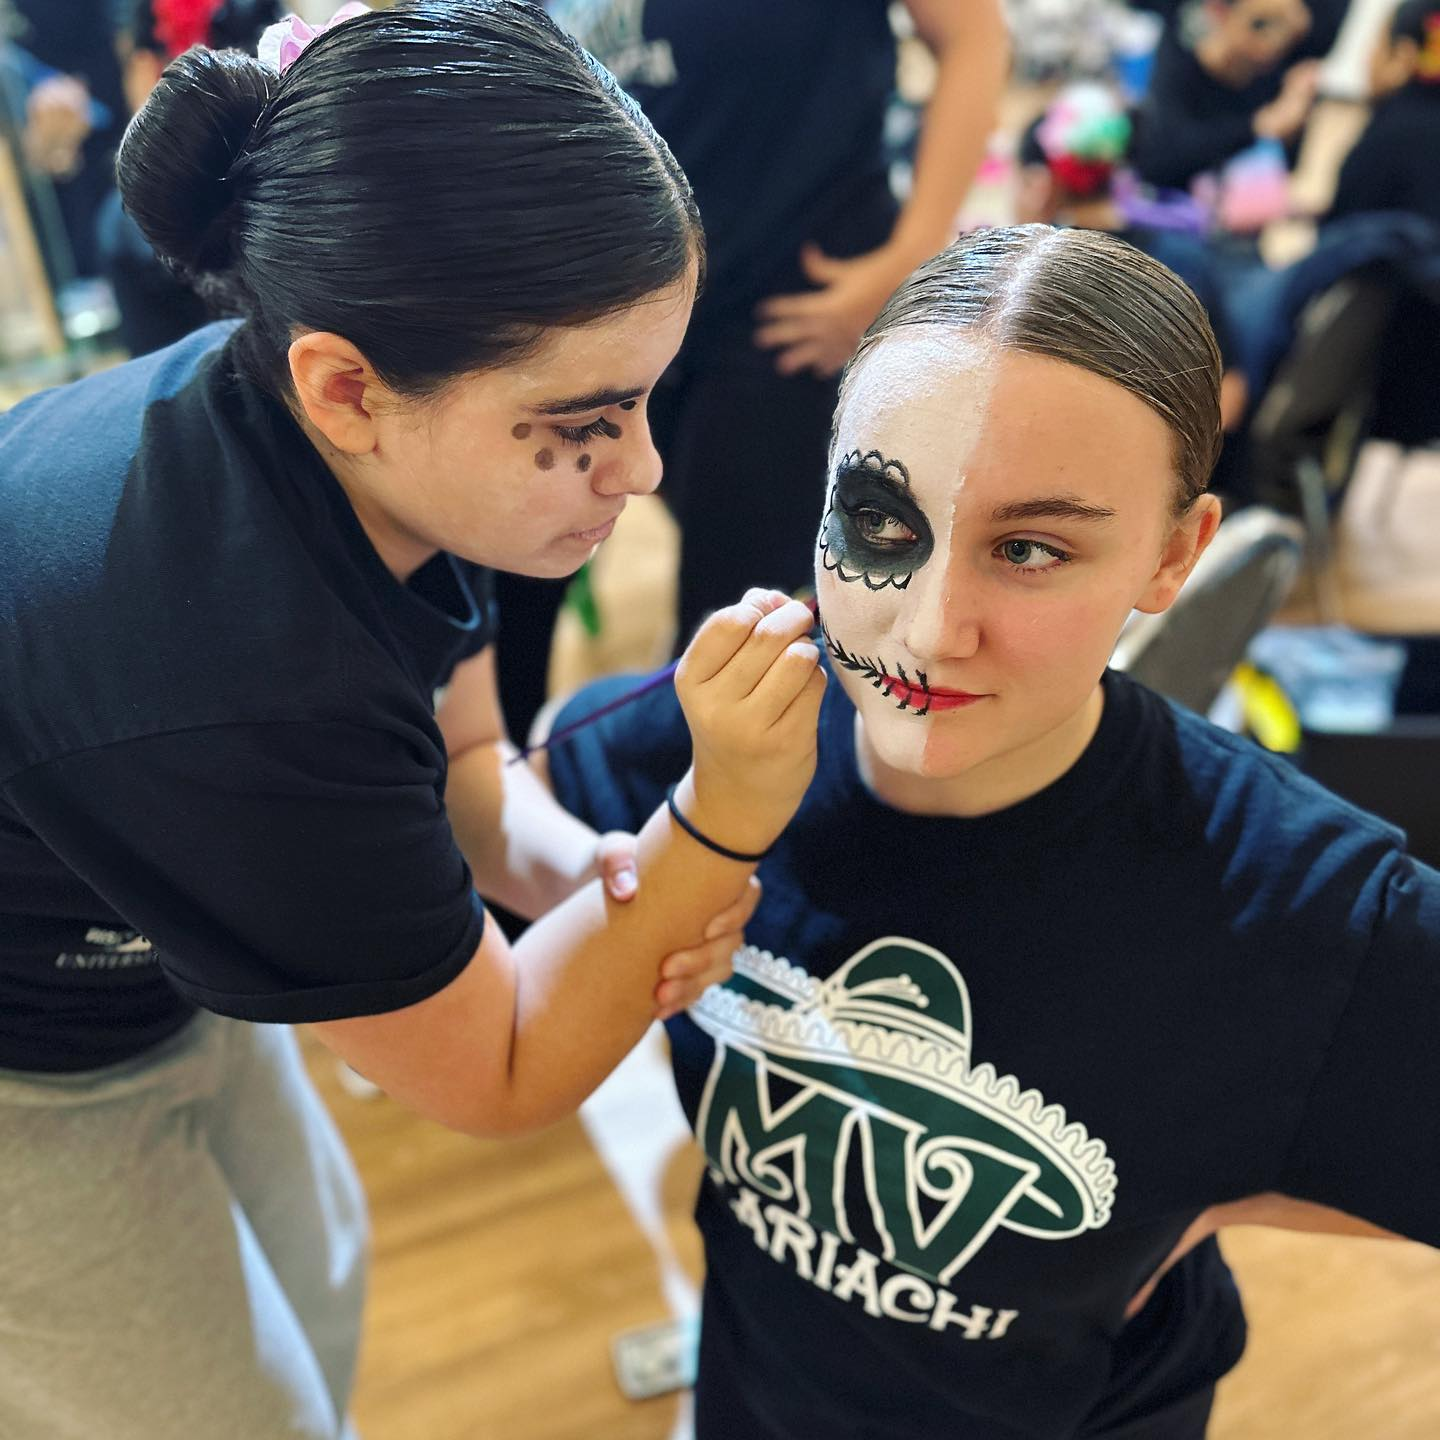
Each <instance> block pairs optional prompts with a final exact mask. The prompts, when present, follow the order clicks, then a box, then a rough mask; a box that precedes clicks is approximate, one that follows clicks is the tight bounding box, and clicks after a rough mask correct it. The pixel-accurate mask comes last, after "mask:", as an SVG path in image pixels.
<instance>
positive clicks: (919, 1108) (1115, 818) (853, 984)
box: [551, 674, 1440, 1440]
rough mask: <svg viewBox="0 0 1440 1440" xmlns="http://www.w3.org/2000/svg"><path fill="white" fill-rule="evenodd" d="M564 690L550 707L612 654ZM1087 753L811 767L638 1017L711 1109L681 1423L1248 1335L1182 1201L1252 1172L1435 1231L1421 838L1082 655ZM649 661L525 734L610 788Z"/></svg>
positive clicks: (1434, 1236)
mask: <svg viewBox="0 0 1440 1440" xmlns="http://www.w3.org/2000/svg"><path fill="white" fill-rule="evenodd" d="M617 683H618V682H602V683H601V684H600V685H598V686H594V687H591V688H590V689H588V690H586V691H584V692H582V693H581V694H580V695H579V696H578V697H576V699H575V700H573V701H572V702H571V703H570V705H569V706H568V707H567V708H566V710H565V711H564V712H562V714H561V715H560V717H559V718H558V720H557V725H558V724H564V723H566V722H568V721H569V720H572V719H575V718H578V717H580V716H581V715H583V714H585V713H587V711H589V710H591V709H593V708H595V707H596V706H597V705H598V704H600V703H602V702H603V701H604V700H605V699H606V698H609V697H610V696H611V695H613V694H614V693H615V690H616V687H617ZM1105 694H1106V704H1105V711H1104V716H1103V719H1102V722H1101V725H1100V729H1099V731H1098V733H1097V734H1096V736H1095V738H1094V740H1093V742H1092V743H1091V745H1090V747H1089V748H1088V749H1087V751H1086V752H1085V754H1084V755H1083V756H1082V757H1081V759H1080V760H1079V762H1077V764H1076V765H1075V766H1074V767H1073V768H1072V769H1071V770H1070V771H1069V772H1068V773H1067V774H1065V775H1064V776H1062V777H1061V778H1060V779H1059V780H1057V781H1056V782H1055V783H1054V784H1052V785H1051V786H1049V787H1048V788H1047V789H1045V790H1043V791H1042V792H1040V793H1039V794H1037V795H1035V796H1033V797H1031V798H1030V799H1028V800H1026V801H1024V802H1022V803H1021V804H1019V805H1016V806H1014V807H1012V808H1010V809H1008V810H1004V811H1001V812H999V813H996V814H993V815H988V816H984V817H980V818H977V819H955V818H941V817H922V816H915V815H907V814H902V813H899V812H897V811H895V810H892V809H890V808H888V807H887V806H885V805H883V804H882V803H880V802H879V801H878V800H876V799H875V797H874V796H873V795H871V794H870V793H869V792H868V791H867V789H866V788H865V786H864V784H863V783H862V782H861V780H860V778H859V775H858V772H857V768H856V759H855V712H854V709H853V707H852V705H851V704H850V702H849V700H848V699H847V697H846V696H845V694H844V692H843V690H842V689H841V688H840V686H839V685H838V684H837V683H835V682H834V681H833V679H832V683H831V685H830V688H829V691H828V693H827V695H826V697H825V701H824V706H823V709H822V714H821V726H820V752H819V756H820V758H819V768H818V773H817V775H816V778H815V782H814V784H813V785H812V787H811V789H810V791H809V793H808V795H807V796H806V799H805V801H804V804H803V805H802V807H801V809H800V811H799V813H798V815H797V816H796V818H795V820H794V821H793V822H792V824H791V825H790V827H789V828H788V830H787V831H786V832H785V834H784V836H783V837H782V838H781V839H780V841H779V842H778V843H777V845H776V846H775V848H774V850H773V851H772V852H771V854H770V856H769V857H768V858H767V859H766V860H765V862H764V863H763V864H762V865H761V867H760V874H761V878H762V880H763V881H764V887H765V893H764V898H763V900H762V902H761V905H760V908H759V910H758V911H757V913H756V915H755V917H754V919H753V920H752V922H751V924H750V925H749V926H748V927H747V930H746V937H747V945H746V948H745V949H744V950H743V951H741V952H740V953H738V954H737V956H736V961H735V974H734V977H733V978H732V979H731V980H730V981H729V982H728V983H727V984H726V985H725V986H723V987H712V988H711V989H710V990H709V991H707V992H706V994H705V995H704V996H703V997H702V999H701V1000H700V1001H699V1002H698V1003H697V1004H696V1005H695V1006H694V1007H693V1008H692V1009H691V1010H690V1011H689V1012H688V1013H686V1014H685V1015H683V1016H681V1017H678V1018H677V1019H676V1020H674V1021H672V1022H671V1024H670V1026H669V1031H670V1038H671V1042H672V1053H673V1061H674V1070H675V1076H676V1081H677V1084H678V1087H679V1092H680V1096H681V1099H682V1101H683V1103H684V1106H685V1109H686V1112H687V1114H688V1116H689V1118H690V1121H691V1123H692V1126H693V1127H694V1129H695V1132H696V1134H697V1136H698V1138H699V1140H700V1142H701V1144H702V1146H703V1148H704V1151H705V1154H706V1158H707V1161H708V1175H707V1178H706V1179H705V1180H704V1181H702V1185H701V1194H700V1197H699V1202H698V1208H697V1218H698V1221H699V1224H700V1227H701V1230H702V1232H703V1234H704V1239H705V1246H706V1255H707V1272H708V1273H707V1281H706V1291H705V1302H704V1315H703V1326H702V1341H701V1361H700V1375H699V1384H698V1387H697V1416H698V1421H697V1425H698V1428H697V1434H698V1436H699V1437H700V1440H716V1437H729V1436H741V1435H743V1436H745V1437H747V1440H782V1437H783V1440H813V1437H815V1436H818V1435H824V1436H826V1437H827V1440H861V1437H864V1440H901V1437H905V1440H913V1437H917V1436H938V1435H955V1436H961V1435H963V1436H964V1437H965V1440H1017V1437H1033V1440H1060V1437H1072V1436H1099V1435H1103V1434H1106V1433H1109V1432H1111V1431H1113V1430H1115V1429H1117V1428H1119V1427H1121V1426H1123V1425H1128V1424H1130V1423H1133V1422H1135V1421H1137V1420H1138V1419H1140V1418H1141V1417H1144V1416H1146V1415H1150V1414H1154V1413H1155V1412H1157V1411H1160V1410H1163V1409H1164V1408H1165V1407H1166V1406H1168V1405H1171V1404H1173V1403H1175V1402H1176V1401H1178V1400H1181V1399H1183V1397H1185V1396H1186V1395H1188V1394H1193V1393H1195V1392H1197V1391H1201V1390H1203V1389H1205V1388H1207V1387H1208V1386H1209V1385H1210V1384H1212V1383H1213V1382H1214V1380H1215V1379H1216V1378H1217V1377H1219V1376H1220V1375H1222V1374H1224V1373H1225V1372H1226V1371H1227V1370H1228V1369H1230V1368H1231V1367H1232V1366H1233V1365H1234V1363H1235V1362H1236V1360H1237V1359H1238V1358H1239V1355H1240V1353H1241V1351H1242V1349H1243V1346H1244V1320H1243V1315H1242V1311H1241V1307H1240V1303H1239V1298H1238V1296H1237V1294H1236V1292H1235V1288H1234V1285H1233V1283H1232V1282H1231V1279H1230V1276H1229V1272H1228V1271H1227V1269H1226V1268H1225V1265H1224V1262H1223V1260H1222V1259H1221V1257H1220V1254H1219V1250H1218V1248H1217V1247H1216V1246H1215V1244H1214V1243H1213V1242H1209V1243H1206V1244H1204V1245H1202V1246H1201V1247H1199V1248H1198V1249H1197V1250H1195V1251H1193V1252H1191V1254H1190V1256H1189V1257H1188V1258H1187V1259H1186V1260H1185V1261H1184V1262H1182V1263H1181V1264H1180V1265H1178V1266H1177V1267H1175V1268H1174V1269H1173V1270H1172V1271H1171V1272H1170V1273H1169V1275H1168V1276H1167V1277H1166V1279H1165V1280H1164V1281H1162V1283H1161V1284H1160V1285H1159V1287H1158V1288H1157V1290H1156V1291H1155V1293H1154V1296H1153V1297H1152V1299H1151V1300H1150V1302H1149V1303H1148V1305H1146V1307H1145V1308H1144V1309H1143V1310H1142V1311H1141V1312H1140V1313H1139V1315H1138V1316H1137V1318H1135V1319H1134V1320H1132V1321H1130V1322H1129V1323H1128V1324H1127V1323H1126V1321H1125V1318H1124V1312H1125V1307H1126V1304H1127V1302H1128V1301H1129V1300H1130V1299H1131V1297H1132V1296H1133V1295H1134V1294H1135V1292H1136V1291H1137V1290H1138V1289H1139V1288H1140V1287H1141V1285H1142V1284H1143V1283H1144V1282H1145V1281H1146V1279H1147V1278H1148V1277H1149V1276H1150V1275H1151V1274H1152V1273H1153V1271H1154V1270H1155V1268H1156V1267H1157V1266H1158V1264H1159V1263H1160V1262H1161V1261H1162V1260H1163V1259H1164V1258H1165V1256H1166V1255H1167V1254H1168V1253H1169V1252H1170V1250H1171V1249H1172V1247H1173V1246H1174V1245H1175V1243H1176V1241H1177V1240H1178V1238H1179V1237H1180V1236H1181V1235H1182V1233H1183V1232H1184V1231H1185V1229H1186V1228H1187V1227H1188V1225H1189V1224H1190V1222H1191V1220H1192V1219H1193V1218H1194V1217H1195V1216H1196V1215H1197V1214H1198V1213H1199V1212H1200V1211H1202V1210H1204V1209H1206V1208H1207V1207H1209V1206H1210V1205H1212V1204H1215V1203H1218V1202H1222V1201H1228V1200H1233V1199H1237V1198H1239V1197H1242V1196H1246V1195H1251V1194H1258V1193H1263V1192H1268V1191H1279V1192H1282V1193H1286V1194H1289V1195H1292V1196H1295V1197H1299V1198H1302V1199H1308V1200H1312V1201H1316V1202H1319V1203H1321V1204H1325V1205H1329V1206H1333V1207H1336V1208H1338V1209H1341V1210H1343V1211H1346V1212H1347V1213H1350V1214H1354V1215H1358V1216H1362V1217H1364V1218H1367V1219H1369V1220H1371V1221H1373V1222H1374V1223H1377V1224H1379V1225H1382V1226H1385V1227H1386V1228H1389V1229H1392V1230H1395V1231H1398V1232H1400V1233H1401V1234H1404V1235H1408V1236H1411V1237H1413V1238H1415V1239H1418V1240H1422V1241H1425V1242H1426V1243H1429V1244H1436V1243H1440V1209H1437V1207H1436V1205H1435V1202H1434V1196H1435V1194H1436V1193H1437V1189H1440V1126H1437V1125H1436V1124H1435V1123H1434V1122H1433V1116H1432V1114H1431V1112H1432V1110H1433V1104H1432V1101H1433V1097H1434V1096H1435V1095H1436V1094H1437V1093H1440V1049H1437V1047H1436V1045H1435V1044H1434V1036H1435V1035H1436V1034H1437V1033H1440V874H1437V873H1436V872H1435V871H1433V870H1430V869H1428V868H1426V867H1424V866H1422V865H1420V864H1418V863H1417V862H1414V861H1413V860H1412V859H1411V858H1409V857H1408V856H1407V855H1406V854H1405V852H1404V850H1403V844H1402V837H1401V836H1400V835H1399V834H1398V833H1397V832H1396V831H1394V830H1392V829H1391V828H1389V827H1388V826H1386V825H1385V824H1383V823H1382V822H1380V821H1378V820H1376V819H1374V818H1373V817H1371V816H1368V815H1365V814H1363V813H1362V812H1359V811H1357V810H1355V809H1353V808H1351V807H1349V806H1348V805H1346V804H1345V803H1344V802H1342V801H1340V800H1339V799H1337V798H1335V797H1334V796H1332V795H1330V794H1329V793H1328V792H1326V791H1324V790H1322V789H1321V788H1320V787H1318V786H1316V785H1315V784H1314V783H1313V782H1311V781H1309V780H1307V779H1306V778H1305V777H1303V776H1302V775H1301V774H1299V773H1298V772H1297V771H1296V770H1295V769H1294V768H1293V767H1292V766H1290V765H1289V764H1288V763H1286V762H1285V761H1284V760H1282V759H1279V758H1277V757H1274V756H1271V755H1268V754H1266V753H1265V752H1264V751H1262V750H1260V749H1258V748H1257V747H1255V746H1254V745H1252V744H1251V743H1249V742H1248V741H1244V740H1240V739H1237V738H1235V737H1233V736H1230V735H1228V734H1226V733H1224V732H1222V731H1220V730H1218V729H1216V728H1215V727H1213V726H1211V725H1209V724H1208V723H1206V722H1205V721H1203V720H1201V719H1199V718H1198V717H1196V716H1194V715H1191V714H1189V713H1187V712H1185V711H1182V710H1179V709H1177V708H1175V707H1173V706H1171V705H1170V704H1169V703H1168V702H1166V701H1164V700H1162V699H1160V698H1159V697H1158V696H1156V695H1154V694H1153V693H1152V692H1150V691H1148V690H1145V689H1144V688H1143V687H1141V686H1139V685H1137V684H1135V683H1134V682H1132V681H1130V680H1128V679H1126V678H1125V677H1124V676H1121V675H1116V674H1110V675H1107V677H1106V680H1105ZM688 758H689V746H688V739H687V735H686V731H685V726H684V721H683V717H682V716H681V714H680V711H679V707H678V705H677V704H676V703H675V701H674V696H673V692H666V693H665V694H663V695H661V694H655V695H650V696H646V697H645V698H644V699H643V700H640V701H638V702H636V703H635V704H634V705H632V706H630V707H627V708H625V709H621V710H619V711H617V712H616V713H615V714H614V715H612V716H610V717H608V718H606V719H604V720H602V721H601V722H599V723H597V724H596V725H595V726H594V727H592V728H590V729H588V730H585V731H582V732H581V733H580V734H579V735H578V736H576V737H575V738H574V739H573V740H571V741H569V742H567V743H566V744H564V745H562V746H559V747H557V749H556V750H555V751H554V752H553V756H552V761H551V769H552V774H553V776H554V782H555V787H556V791H557V793H558V795H559V796H560V798H561V800H562V801H563V802H564V803H565V804H566V805H567V806H568V807H569V808H571V809H572V810H574V811H575V812H576V813H577V814H579V815H581V816H583V817H584V818H585V819H586V820H588V821H590V822H591V823H593V824H595V825H596V826H597V827H598V828H600V829H607V828H610V827H633V826H634V825H636V824H637V823H639V822H640V821H642V820H643V818H644V817H645V816H646V815H648V814H649V813H650V812H651V811H652V810H653V808H654V806H655V805H656V803H657V802H658V801H659V800H660V799H661V797H662V794H663V788H664V786H665V785H667V784H668V783H670V782H672V781H673V780H675V779H676V778H678V776H679V775H680V774H681V773H683V770H684V768H685V766H686V764H687V763H688Z"/></svg>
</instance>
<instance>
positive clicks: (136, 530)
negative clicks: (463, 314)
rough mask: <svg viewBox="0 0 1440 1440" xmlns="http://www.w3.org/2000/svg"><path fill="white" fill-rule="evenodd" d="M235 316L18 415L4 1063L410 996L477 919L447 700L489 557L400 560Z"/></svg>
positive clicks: (101, 1060) (86, 1059) (6, 725)
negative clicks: (448, 806) (243, 342)
mask: <svg viewBox="0 0 1440 1440" xmlns="http://www.w3.org/2000/svg"><path fill="white" fill-rule="evenodd" d="M232 329H233V326H230V325H217V326H211V327H209V328H207V329H205V330H202V331H199V332H197V333H196V334H195V335H193V336H190V337H188V338H187V339H185V340H182V341H181V342H180V343H179V344H177V345H174V346H172V347H171V348H170V349H168V350H164V351H160V352H158V353H156V354H155V355H151V356H146V357H145V358H144V359H142V360H136V361H132V362H130V363H129V364H126V365H122V366H120V367H118V368H116V369H114V370H111V371H107V372H105V373H102V374H99V375H96V376H93V377H91V378H89V379H87V380H84V381H81V382H80V383H78V384H75V385H71V386H67V387H65V388H63V389H59V390H52V391H48V392H46V393H44V394H42V395H38V396H35V397H33V398H32V399H30V400H27V401H25V402H24V403H22V404H20V405H18V406H17V407H16V408H15V409H13V410H12V411H10V412H9V413H8V414H6V415H5V416H3V417H0V676H3V682H0V1068H7V1069H15V1070H53V1071H66V1070H69V1071H73V1070H83V1069H90V1068H94V1067H97V1066H100V1065H105V1064H109V1063H112V1062H114V1061H118V1060H121V1059H124V1058H126V1057H127V1056H130V1055H133V1054H135V1053H138V1052H139V1051H141V1050H143V1049H145V1048H146V1047H147V1046H149V1045H151V1044H153V1043H155V1042H156V1041H157V1040H159V1039H161V1038H163V1037H164V1036H165V1035H167V1034H169V1033H171V1032H173V1031H174V1030H175V1029H177V1028H178V1027H179V1026H180V1025H182V1024H184V1022H185V1021H186V1019H187V1018H189V1016H190V1015H191V1014H193V1012H194V1008H195V1007H196V1006H203V1007H205V1008H208V1009H212V1010H215V1011H218V1012H219V1013H221V1014H225V1015H232V1016H238V1017H240V1018H243V1019H249V1020H260V1021H301V1020H325V1019H337V1018H343V1017H346V1016H352V1015H361V1014H371V1013H378V1012H381V1011H385V1010H390V1009H397V1008H399V1007H401V1006H404V1005H409V1004H413V1003H414V1002H416V1001H418V1000H421V999H424V998H425V997H426V996H427V995H430V994H432V993H434V992H435V991H437V990H439V989H440V988H442V987H443V986H444V985H445V984H446V983H448V981H449V980H451V979H453V978H454V976H455V975H456V974H458V972H459V970H460V969H461V968H463V966H464V964H465V962H466V961H467V960H468V959H469V958H470V956H471V955H472V954H473V952H474V950H475V947H476V946H477V945H478V944H479V940H480V934H481V929H482V925H483V921H484V912H483V910H482V908H481V906H480V905H479V903H478V901H477V900H476V898H475V896H474V893H473V889H472V885H471V877H470V873H469V870H468V868H467V867H466V865H465V862H464V860H463V858H462V857H461V855H460V852H459V850H458V849H457V848H456V845H455V842H454V839H453V836H452V835H451V832H450V827H449V824H448V822H447V820H446V816H445V808H444V787H445V776H446V756H445V747H444V744H443V741H442V738H441V736H440V733H439V730H438V729H437V727H436V724H435V719H434V709H433V700H434V692H435V689H436V687H437V686H440V685H442V684H443V683H444V682H445V681H446V679H447V678H448V677H449V675H450V673H451V671H452V670H453V668H454V666H455V665H456V664H457V663H458V662H459V661H460V660H462V659H464V658H465V657H467V656H469V655H473V654H475V653H477V652H478V651H480V650H481V649H483V648H484V647H485V645H487V644H488V643H489V641H490V639H491V638H492V635H493V630H494V617H493V614H492V605H491V602H490V598H489V596H490V578H491V577H490V575H489V572H487V571H485V570H484V569H482V568H481V567H479V566H475V565H472V564H470V563H468V562H462V561H459V560H456V559H455V558H454V557H452V556H449V555H446V554H443V553H442V554H441V555H438V556H436V557H435V558H434V559H432V560H431V561H430V562H429V563H427V564H426V565H424V566H423V567H422V568H421V569H420V570H419V571H417V572H416V574H415V575H414V576H413V577H411V579H410V581H409V583H408V584H404V585H402V584H400V583H399V582H398V581H397V580H396V579H395V578H394V577H393V576H392V575H391V574H390V572H389V571H388V570H387V569H386V568H385V566H384V564H383V562H382V561H381V560H380V557H379V556H378V555H377V554H376V552H375V550H374V548H373V547H372V546H371V544H370V542H369V540H368V538H367V537H366V535H365V532H364V530H363V529H362V528H361V526H360V523H359V521H358V520H357V518H356V516H355V512H354V510H353V508H352V507H351V506H350V504H349V501H348V500H347V499H346V496H345V493H344V491H343V490H342V489H341V487H340V485H339V484H338V482H337V481H336V480H335V478H334V476H333V475H332V474H331V472H330V470H329V469H328V467H327V466H326V465H325V464H324V462H323V461H322V460H321V459H320V457H319V455H318V454H317V452H316V451H315V449H314V447H313V446H312V445H311V444H310V442H309V441H308V440H307V439H306V438H305V436H304V434H303V433H302V431H301V430H300V429H299V427H298V426H297V425H296V424H295V422H294V421H293V420H292V419H291V417H290V415H289V413H288V411H286V409H285V408H284V407H283V406H281V405H280V404H278V403H277V402H276V401H275V400H273V399H272V398H270V397H269V396H268V395H267V394H266V393H265V392H264V391H262V390H260V389H259V388H257V387H256V386H254V385H252V384H250V383H248V382H247V381H245V380H243V379H241V378H240V377H239V376H238V375H237V374H236V372H235V368H234V365H233V363H232V356H231V350H230V348H229V345H228V338H229V336H230V333H231V330H232Z"/></svg>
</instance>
